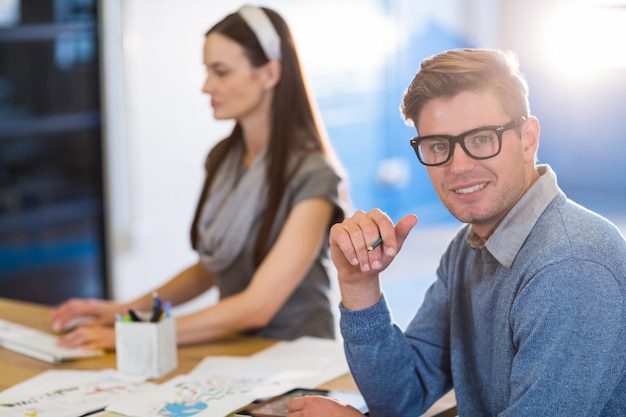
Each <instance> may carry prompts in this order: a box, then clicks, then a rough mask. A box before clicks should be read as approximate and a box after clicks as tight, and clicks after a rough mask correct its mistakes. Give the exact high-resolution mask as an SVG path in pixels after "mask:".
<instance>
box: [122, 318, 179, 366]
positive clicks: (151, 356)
mask: <svg viewBox="0 0 626 417" xmlns="http://www.w3.org/2000/svg"><path fill="white" fill-rule="evenodd" d="M176 348H177V344H176V320H175V319H174V318H172V317H168V318H165V319H163V320H161V321H159V322H157V323H151V322H147V321H131V322H121V321H118V322H116V323H115V353H116V356H117V369H118V371H120V372H123V373H125V374H129V375H138V376H144V377H146V378H160V377H162V376H164V375H166V374H168V373H169V372H171V371H173V370H174V369H176V367H177V366H178V353H177V349H176Z"/></svg>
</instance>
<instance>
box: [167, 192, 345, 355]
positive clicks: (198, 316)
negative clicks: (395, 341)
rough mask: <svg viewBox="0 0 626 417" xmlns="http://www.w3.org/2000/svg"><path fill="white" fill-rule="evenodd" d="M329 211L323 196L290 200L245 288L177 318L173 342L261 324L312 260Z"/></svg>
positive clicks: (204, 338)
mask: <svg viewBox="0 0 626 417" xmlns="http://www.w3.org/2000/svg"><path fill="white" fill-rule="evenodd" d="M333 210H334V206H333V204H332V203H331V202H329V201H328V200H326V199H323V198H312V199H307V200H303V201H301V202H300V203H298V204H296V205H295V206H294V208H293V209H292V210H291V212H290V214H289V216H288V217H287V220H286V222H285V225H284V226H283V229H282V230H281V232H280V234H279V236H278V239H277V240H276V242H275V244H274V245H273V246H272V248H271V250H270V251H269V253H268V254H267V256H266V257H265V259H264V260H263V262H262V263H261V265H259V267H258V268H257V270H256V272H255V273H254V276H253V277H252V280H251V282H250V284H249V285H248V287H247V288H246V289H245V290H243V291H242V292H240V293H238V294H235V295H233V296H230V297H226V298H224V299H222V300H221V301H220V302H218V303H217V304H215V305H213V306H210V307H208V308H206V309H203V310H201V311H198V312H195V313H193V314H190V315H187V316H184V317H179V318H178V319H177V322H176V327H177V336H178V343H179V344H190V343H197V342H202V341H208V340H213V339H217V338H220V337H223V336H226V335H229V334H233V333H237V332H240V331H243V330H247V329H253V328H259V327H263V326H265V325H267V324H268V323H269V322H270V320H271V319H272V318H273V317H274V315H275V314H276V313H277V312H278V310H279V309H280V308H281V307H282V306H283V304H284V303H285V302H286V300H287V299H288V298H289V296H290V295H291V294H292V293H293V292H294V290H295V289H296V287H297V286H298V285H299V284H300V282H301V281H302V279H303V278H304V276H305V275H306V273H307V272H308V270H309V269H310V267H311V265H312V264H313V262H314V261H315V259H316V258H317V256H318V253H319V251H320V247H321V246H322V244H323V241H324V239H325V238H326V234H327V231H328V224H329V222H330V219H331V216H332V213H333Z"/></svg>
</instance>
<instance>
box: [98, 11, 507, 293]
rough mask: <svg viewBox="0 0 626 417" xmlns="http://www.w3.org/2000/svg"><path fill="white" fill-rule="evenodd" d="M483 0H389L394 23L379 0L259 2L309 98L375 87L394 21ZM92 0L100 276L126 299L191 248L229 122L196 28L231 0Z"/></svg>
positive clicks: (453, 17) (185, 260)
mask: <svg viewBox="0 0 626 417" xmlns="http://www.w3.org/2000/svg"><path fill="white" fill-rule="evenodd" d="M494 1H495V0H440V1H438V2H436V3H432V2H430V1H428V0H396V2H394V3H393V4H394V7H396V8H398V10H399V12H398V15H399V16H402V17H403V18H405V19H407V20H408V21H407V22H405V23H403V24H402V25H397V22H396V23H394V22H390V21H387V20H385V18H384V14H383V13H380V11H379V10H378V8H379V7H380V5H381V4H382V2H381V1H379V0H342V1H336V0H318V1H316V2H310V1H306V0H302V1H295V0H267V1H264V2H263V3H262V4H263V5H267V6H268V7H273V8H275V9H276V10H278V11H279V12H280V13H281V14H282V15H283V16H284V17H285V19H286V20H287V22H288V23H289V24H290V26H291V29H292V31H293V34H294V37H295V39H296V42H297V44H298V49H299V53H300V55H301V58H302V63H303V66H304V68H305V72H306V74H307V75H308V77H309V80H310V81H311V86H312V90H313V93H314V94H315V95H316V96H317V97H318V98H320V97H324V96H325V95H326V94H332V92H333V91H334V90H336V89H337V88H338V87H339V86H340V87H341V88H342V89H343V91H345V90H346V89H347V88H378V87H379V86H377V85H376V83H377V82H379V81H377V80H376V79H374V78H373V76H374V74H376V66H377V65H379V63H380V62H382V61H383V60H385V59H386V56H387V54H389V53H390V52H391V51H392V50H393V48H394V45H395V44H396V42H402V40H403V39H402V34H401V33H396V32H395V29H396V27H397V26H401V27H409V28H412V29H413V30H420V25H421V24H423V23H424V22H425V21H426V20H427V18H428V17H429V16H430V18H434V19H437V20H438V21H440V22H442V23H443V24H445V25H448V26H452V27H459V30H460V31H463V30H465V29H466V28H463V27H461V26H463V22H464V16H465V13H464V7H462V6H463V5H465V4H474V3H484V4H493V2H494ZM103 3H104V4H103V7H104V11H105V28H104V39H105V68H106V70H105V75H104V80H105V87H106V89H107V90H106V93H107V94H106V108H107V115H106V123H105V124H106V126H107V134H108V137H107V154H108V161H107V167H108V174H107V178H108V184H107V188H108V194H109V199H108V200H109V212H108V217H109V220H110V223H109V229H110V251H109V253H110V276H111V278H112V295H113V297H114V298H115V299H121V300H126V299H130V298H134V297H136V296H138V295H141V294H143V293H145V292H147V291H150V290H151V289H152V288H154V287H156V286H158V285H160V284H161V283H162V282H164V281H165V280H167V279H169V278H170V277H171V276H172V275H173V274H175V273H176V272H178V271H179V270H181V269H182V268H184V267H186V266H188V265H189V264H191V263H192V262H194V261H195V260H196V255H195V253H194V252H193V251H192V250H191V248H190V245H189V238H188V234H189V225H190V222H191V218H192V215H193V210H194V208H195V204H196V199H197V197H198V194H199V191H200V187H201V181H202V176H203V161H204V157H205V155H206V153H207V151H208V149H209V148H210V147H211V146H212V145H213V144H214V143H215V141H217V140H218V139H220V138H222V137H223V136H224V135H225V134H226V132H227V131H229V130H230V127H231V123H230V122H216V121H215V120H214V119H213V118H212V114H211V109H210V106H209V98H208V97H207V96H205V95H203V94H202V93H201V86H202V82H203V77H204V68H203V65H202V44H203V41H204V33H205V31H206V30H207V29H208V28H209V27H211V26H212V25H213V24H214V23H216V22H217V21H218V20H219V19H221V18H222V17H223V16H224V15H226V14H227V13H229V12H232V11H235V10H236V9H237V8H238V7H239V6H240V5H241V4H243V2H239V1H227V0H226V1H225V0H176V1H172V0H107V1H106V2H103ZM473 21H475V19H473ZM472 26H477V27H480V25H472ZM477 33H478V34H477V36H479V37H482V38H485V37H486V36H487V37H488V36H489V34H485V33H479V32H477ZM359 48H360V49H361V50H360V49H359ZM363 48H367V49H365V50H362V49H363ZM362 57H367V59H362ZM337 110H338V111H337V112H332V111H328V112H327V113H326V115H325V123H326V124H327V125H330V124H333V123H342V120H341V118H343V117H346V114H347V113H346V112H345V111H341V109H337ZM348 116H349V115H348Z"/></svg>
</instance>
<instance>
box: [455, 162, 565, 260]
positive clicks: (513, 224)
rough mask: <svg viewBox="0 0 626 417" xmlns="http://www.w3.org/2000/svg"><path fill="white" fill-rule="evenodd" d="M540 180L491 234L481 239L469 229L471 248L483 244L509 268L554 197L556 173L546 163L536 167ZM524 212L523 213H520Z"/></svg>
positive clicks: (468, 238) (556, 190) (468, 239)
mask: <svg viewBox="0 0 626 417" xmlns="http://www.w3.org/2000/svg"><path fill="white" fill-rule="evenodd" d="M537 171H538V172H539V179H538V180H537V181H536V182H535V183H534V184H533V185H532V186H531V187H530V188H529V189H528V191H526V193H524V195H523V196H522V198H520V199H519V201H518V202H517V203H516V204H515V205H514V206H513V208H512V209H511V210H510V211H509V212H508V214H507V215H506V216H505V217H504V219H502V222H501V223H500V224H499V225H498V227H497V228H496V230H495V231H494V232H493V234H492V235H491V236H490V237H489V239H487V242H484V241H482V239H480V237H479V236H478V235H477V234H476V233H474V232H473V231H472V230H471V229H470V232H469V234H468V236H467V241H468V243H469V244H470V246H471V247H473V248H479V247H485V248H486V249H487V250H488V251H489V252H490V253H491V255H493V257H494V258H495V259H497V260H498V262H500V264H502V265H503V266H505V267H507V268H510V267H511V265H513V261H515V257H516V256H517V254H518V253H519V251H520V249H521V247H522V245H523V244H524V242H525V241H526V238H527V237H528V235H529V234H530V231H531V230H532V228H533V227H534V226H535V224H536V223H537V220H538V219H539V217H540V216H541V213H543V211H544V210H545V209H546V207H548V204H550V202H551V201H552V200H553V199H554V197H556V195H557V193H558V191H559V189H558V186H557V182H556V174H555V173H554V171H552V169H551V168H550V167H549V166H548V165H539V166H537ZM521 213H523V214H521Z"/></svg>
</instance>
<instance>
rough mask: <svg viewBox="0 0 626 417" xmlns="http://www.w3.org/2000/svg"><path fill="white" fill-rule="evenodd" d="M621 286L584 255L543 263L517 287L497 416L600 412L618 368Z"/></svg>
mask: <svg viewBox="0 0 626 417" xmlns="http://www.w3.org/2000/svg"><path fill="white" fill-rule="evenodd" d="M624 291H625V289H624V288H623V286H622V285H620V282H619V280H618V279H617V277H615V276H614V275H613V274H612V273H611V272H610V271H609V270H608V269H607V268H606V267H605V266H603V265H600V264H598V263H596V262H594V261H591V260H576V261H572V260H569V261H567V262H560V263H556V264H553V265H549V266H547V267H545V268H543V269H542V270H541V271H539V272H538V274H537V275H535V276H534V277H533V278H532V279H531V280H529V281H528V282H527V284H526V285H525V286H523V287H522V288H521V289H520V291H519V294H518V296H517V298H516V300H515V302H514V304H513V306H512V309H511V316H510V326H511V333H512V337H513V342H514V344H515V347H516V349H517V353H516V355H515V360H514V363H513V368H512V372H511V381H510V385H511V397H510V400H509V406H508V408H507V409H506V410H505V411H504V412H503V413H502V414H500V415H501V416H531V415H532V416H539V415H550V416H574V415H577V416H592V415H593V416H597V415H600V414H601V412H602V410H603V409H604V407H606V405H607V404H610V403H611V401H612V400H611V398H612V397H613V396H615V395H616V390H619V384H620V380H621V378H622V375H623V373H624V367H625V366H626V365H625V363H624V357H626V343H624V340H626V330H625V329H626V306H625V303H624V300H625V294H624ZM622 383H623V381H622ZM623 388H624V387H622V388H621V389H623ZM622 395H623V394H622ZM564 399H566V400H565V401H564Z"/></svg>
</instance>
